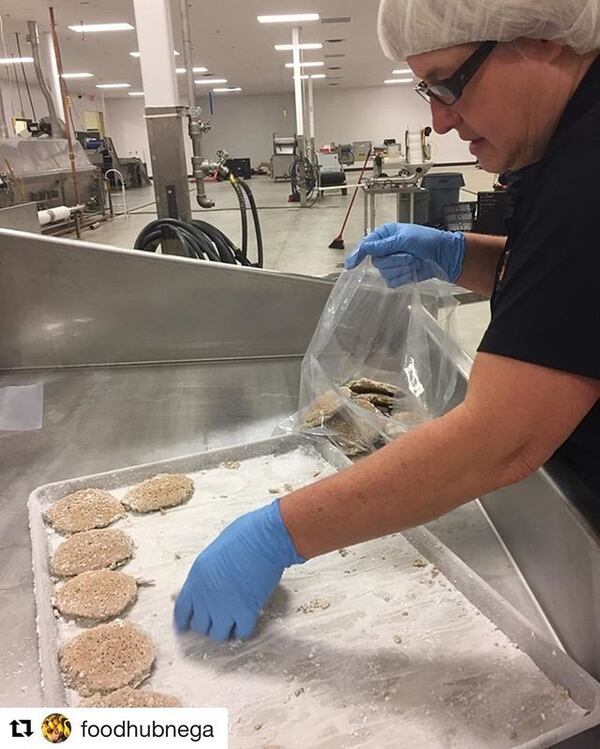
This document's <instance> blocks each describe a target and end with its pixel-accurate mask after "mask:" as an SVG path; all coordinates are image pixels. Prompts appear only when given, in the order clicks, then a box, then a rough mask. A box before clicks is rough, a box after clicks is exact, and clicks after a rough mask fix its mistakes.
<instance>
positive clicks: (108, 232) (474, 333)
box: [83, 167, 493, 355]
mask: <svg viewBox="0 0 600 749" xmlns="http://www.w3.org/2000/svg"><path fill="white" fill-rule="evenodd" d="M434 171H450V170H449V169H443V168H439V169H436V170H434ZM452 171H462V173H463V175H464V178H465V183H466V184H465V189H464V190H463V191H461V196H460V198H461V200H473V199H474V194H476V193H477V191H478V190H489V189H491V185H492V182H493V175H490V174H487V173H485V172H483V171H481V170H480V169H476V168H475V167H464V168H462V169H456V168H455V169H452ZM357 180H358V174H357V173H355V172H352V173H350V174H349V175H348V181H349V183H350V185H352V184H356V182H357ZM249 184H250V186H251V187H252V191H253V193H254V196H255V198H256V202H257V204H258V208H259V210H260V221H261V227H262V234H263V240H264V256H265V257H264V266H265V268H268V269H270V270H278V271H282V272H287V273H302V274H305V275H313V276H323V275H327V274H330V273H335V272H339V269H340V268H341V267H342V263H343V261H344V258H345V257H346V255H347V254H348V253H349V252H351V251H352V250H353V248H354V247H355V246H356V245H357V244H358V242H359V241H360V239H361V238H362V236H363V203H362V194H359V195H358V196H357V199H356V202H355V205H354V209H353V211H352V214H351V217H350V220H349V221H348V224H347V227H346V229H345V231H344V241H345V246H346V249H345V251H343V250H331V249H329V244H330V243H331V241H332V240H333V239H334V237H336V236H337V234H338V232H339V231H340V227H341V224H342V222H343V220H344V215H345V212H346V210H347V207H348V203H349V201H350V199H351V197H352V193H353V190H352V189H349V191H348V195H347V196H342V195H341V194H338V193H328V194H327V195H326V197H324V198H323V199H321V200H319V201H318V202H317V203H316V204H315V205H314V206H313V207H312V208H308V209H302V208H300V207H299V206H298V205H297V204H290V203H288V202H287V197H288V194H289V192H290V186H289V183H285V182H277V183H274V182H271V180H270V179H269V178H268V177H254V178H252V180H251V181H250V183H249ZM207 192H208V194H209V195H210V197H211V198H212V199H213V200H214V201H215V204H216V205H215V208H213V209H210V210H202V209H199V208H194V209H193V216H194V218H202V219H203V220H205V221H209V222H210V223H212V224H213V225H215V226H217V227H218V228H219V229H221V230H222V231H224V232H225V233H226V234H227V235H228V236H229V237H231V239H232V240H233V241H234V242H236V243H237V242H239V241H240V236H241V233H240V217H239V211H238V208H237V199H236V197H235V193H234V192H233V190H232V189H231V187H230V185H229V184H227V183H207ZM190 197H191V199H192V204H193V205H194V204H195V199H194V195H193V194H192V195H191V196H190ZM115 203H116V205H115V210H119V209H120V205H121V201H120V199H119V196H115ZM127 205H128V210H129V215H128V216H127V217H124V216H119V217H117V218H115V219H113V220H112V221H109V222H106V223H103V224H101V225H100V226H99V227H98V228H97V229H95V230H90V231H87V232H85V234H84V237H83V238H84V239H86V240H88V241H90V242H97V243H99V244H107V245H112V246H115V247H122V248H127V249H131V248H132V247H133V244H134V241H135V238H136V236H137V235H138V233H139V232H140V231H141V229H142V228H143V227H144V226H145V225H146V224H147V223H149V222H150V221H152V220H153V219H154V218H156V204H155V202H154V189H153V187H152V186H150V187H145V188H141V189H137V190H130V191H128V192H127ZM395 218H396V217H395V200H394V198H393V197H389V196H379V197H378V203H377V218H376V221H377V224H382V223H384V222H386V221H394V220H395ZM248 221H249V226H250V245H249V255H250V258H251V259H254V258H255V257H256V255H255V244H254V235H253V232H252V221H251V216H250V214H248ZM488 322H489V308H488V304H487V303H477V304H470V305H465V306H464V307H462V308H461V309H460V310H459V311H458V315H457V325H456V335H457V338H458V340H459V342H460V344H461V346H462V347H463V348H464V349H465V350H466V351H467V352H468V353H469V354H471V355H473V354H474V352H475V350H476V348H477V345H478V343H479V341H480V339H481V336H482V334H483V332H484V330H485V328H486V327H487V325H488Z"/></svg>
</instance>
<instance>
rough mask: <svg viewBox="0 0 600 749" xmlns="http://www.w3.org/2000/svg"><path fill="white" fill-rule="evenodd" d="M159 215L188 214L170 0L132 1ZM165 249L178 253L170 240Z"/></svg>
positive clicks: (187, 194) (189, 213)
mask: <svg viewBox="0 0 600 749" xmlns="http://www.w3.org/2000/svg"><path fill="white" fill-rule="evenodd" d="M133 7H134V12H135V25H136V30H137V38H138V49H139V51H140V65H141V70H142V85H143V89H144V98H145V103H146V109H145V117H146V127H147V129H148V141H149V144H150V160H151V163H152V175H153V182H154V193H155V195H156V207H157V212H158V217H159V218H167V217H169V218H180V219H186V220H188V221H189V220H190V219H191V215H192V214H191V207H190V193H189V185H188V179H187V162H186V154H185V145H184V134H183V118H184V108H183V107H181V106H179V93H178V89H177V74H176V73H175V58H174V55H173V50H174V43H173V27H172V23H171V10H170V5H169V0H133ZM164 244H168V245H169V247H167V248H166V249H167V251H168V252H182V250H181V249H179V248H178V246H177V245H175V243H163V248H164Z"/></svg>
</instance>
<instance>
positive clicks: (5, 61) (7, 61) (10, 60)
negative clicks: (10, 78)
mask: <svg viewBox="0 0 600 749" xmlns="http://www.w3.org/2000/svg"><path fill="white" fill-rule="evenodd" d="M22 62H33V57H0V65H14V64H16V63H19V64H20V63H22Z"/></svg>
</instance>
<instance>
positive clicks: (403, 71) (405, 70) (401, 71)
mask: <svg viewBox="0 0 600 749" xmlns="http://www.w3.org/2000/svg"><path fill="white" fill-rule="evenodd" d="M392 75H412V70H411V69H410V68H400V69H399V70H392Z"/></svg>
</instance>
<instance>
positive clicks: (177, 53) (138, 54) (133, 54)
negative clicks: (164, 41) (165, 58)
mask: <svg viewBox="0 0 600 749" xmlns="http://www.w3.org/2000/svg"><path fill="white" fill-rule="evenodd" d="M129 54H130V55H131V56H132V57H139V56H140V55H141V52H130V53H129ZM173 54H174V55H175V57H177V56H178V55H179V52H178V51H177V50H176V49H174V50H173Z"/></svg>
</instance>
